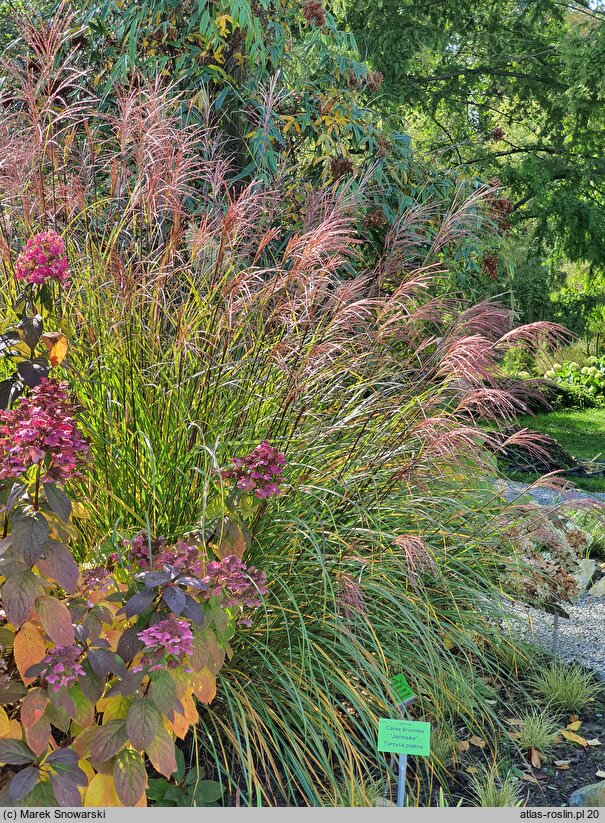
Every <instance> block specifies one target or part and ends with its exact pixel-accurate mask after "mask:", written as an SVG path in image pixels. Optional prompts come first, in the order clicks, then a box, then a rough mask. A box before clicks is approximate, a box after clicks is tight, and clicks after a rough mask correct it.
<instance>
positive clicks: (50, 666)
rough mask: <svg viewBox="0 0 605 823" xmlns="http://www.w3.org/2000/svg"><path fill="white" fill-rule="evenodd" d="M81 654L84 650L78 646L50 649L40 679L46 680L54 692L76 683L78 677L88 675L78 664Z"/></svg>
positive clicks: (43, 662)
mask: <svg viewBox="0 0 605 823" xmlns="http://www.w3.org/2000/svg"><path fill="white" fill-rule="evenodd" d="M81 654H82V649H80V648H78V646H55V648H54V649H49V650H48V653H47V654H46V657H45V658H44V659H43V660H42V664H43V666H44V668H43V669H42V670H41V672H40V677H43V678H44V679H45V680H46V682H47V683H48V684H49V685H50V686H51V688H52V690H53V691H54V692H58V691H59V690H60V689H61V688H63V686H69V685H70V684H71V683H75V682H76V680H77V679H78V677H82V676H84V675H85V674H86V672H85V671H84V669H83V668H82V666H81V665H80V663H79V662H78V659H79V657H80V655H81Z"/></svg>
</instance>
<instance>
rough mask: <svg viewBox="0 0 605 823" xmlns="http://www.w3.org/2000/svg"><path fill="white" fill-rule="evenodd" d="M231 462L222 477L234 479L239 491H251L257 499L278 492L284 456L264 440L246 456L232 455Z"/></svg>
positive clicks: (284, 460) (284, 463)
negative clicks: (231, 466)
mask: <svg viewBox="0 0 605 823" xmlns="http://www.w3.org/2000/svg"><path fill="white" fill-rule="evenodd" d="M231 462H232V464H233V468H232V469H227V470H226V471H224V472H223V477H224V478H225V479H227V480H235V485H236V486H237V488H238V489H240V490H241V491H246V492H252V494H254V496H255V497H258V498H259V500H262V499H264V498H267V497H273V496H274V495H276V494H279V493H280V491H281V489H280V485H279V484H280V483H281V482H282V479H283V478H282V473H283V470H284V466H285V465H286V457H285V455H283V454H282V453H281V452H280V451H278V450H277V449H276V448H274V447H273V446H270V445H269V443H268V442H267V441H266V440H263V441H262V443H259V444H258V446H257V447H256V448H255V449H254V450H253V451H252V452H251V453H250V454H249V455H248V456H247V457H234V458H233V459H232V460H231Z"/></svg>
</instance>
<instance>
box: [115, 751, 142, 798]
mask: <svg viewBox="0 0 605 823" xmlns="http://www.w3.org/2000/svg"><path fill="white" fill-rule="evenodd" d="M113 779H114V783H115V785H116V792H117V794H118V797H119V798H120V800H121V801H122V803H123V804H124V805H125V806H136V804H137V803H138V802H139V800H140V799H141V797H142V796H143V794H144V792H145V787H146V786H147V773H146V771H145V761H144V760H143V758H142V757H141V755H140V754H139V753H138V752H135V751H133V749H123V750H122V751H121V752H120V753H119V754H118V756H117V757H116V762H115V764H114V767H113Z"/></svg>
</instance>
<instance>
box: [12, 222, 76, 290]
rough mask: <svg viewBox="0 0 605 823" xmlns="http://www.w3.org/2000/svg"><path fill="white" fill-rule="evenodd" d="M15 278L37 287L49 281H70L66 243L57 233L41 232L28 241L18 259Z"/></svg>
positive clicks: (51, 231)
mask: <svg viewBox="0 0 605 823" xmlns="http://www.w3.org/2000/svg"><path fill="white" fill-rule="evenodd" d="M15 277H16V278H17V280H26V281H27V282H28V283H31V284H32V285H35V286H41V285H42V284H43V283H45V282H46V281H47V280H58V281H59V283H64V282H65V281H66V280H69V264H68V262H67V257H66V254H65V243H64V242H63V239H62V238H61V237H60V235H58V234H57V232H56V231H53V230H52V229H51V230H50V231H44V232H41V233H40V234H36V235H35V236H34V237H31V238H30V239H29V240H28V241H27V243H26V245H25V248H24V249H23V250H22V251H21V253H20V254H19V257H18V258H17V264H16V266H15Z"/></svg>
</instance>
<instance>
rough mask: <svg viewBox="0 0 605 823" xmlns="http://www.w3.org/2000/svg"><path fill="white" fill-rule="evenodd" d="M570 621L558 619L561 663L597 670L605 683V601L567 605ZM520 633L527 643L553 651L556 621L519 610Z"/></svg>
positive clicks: (587, 599) (583, 600)
mask: <svg viewBox="0 0 605 823" xmlns="http://www.w3.org/2000/svg"><path fill="white" fill-rule="evenodd" d="M565 611H566V612H567V613H568V614H569V620H567V619H566V618H564V617H560V618H559V650H558V656H559V657H560V658H561V660H565V661H567V662H571V661H573V660H577V661H578V662H579V663H582V664H583V665H584V666H586V667H587V668H589V669H594V671H595V674H596V675H597V677H598V678H599V679H600V680H605V598H598V599H597V598H594V597H588V596H586V595H584V597H582V598H580V599H579V600H577V601H576V602H575V603H572V604H566V605H565ZM516 612H517V614H518V616H519V618H520V621H521V623H520V625H519V627H518V628H519V630H520V631H521V632H522V633H523V634H524V636H525V639H526V640H531V641H533V642H535V643H537V644H538V645H540V646H542V647H543V648H544V649H546V651H548V652H551V651H552V649H553V626H554V617H553V616H552V615H550V614H545V613H544V612H540V611H537V610H536V609H530V608H527V607H523V606H519V607H518V608H517V609H516Z"/></svg>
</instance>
